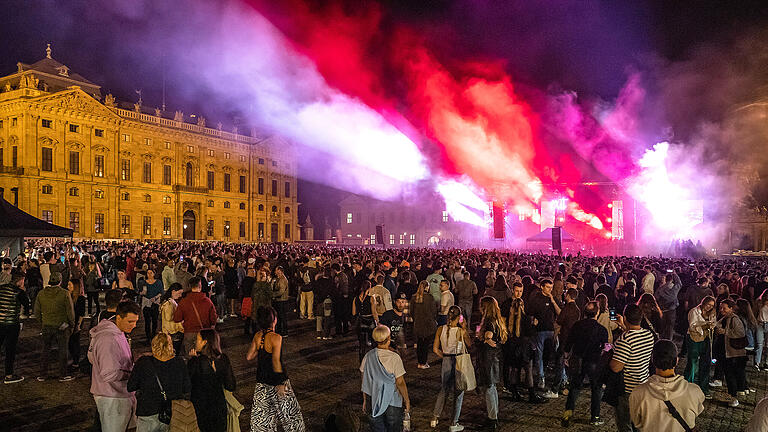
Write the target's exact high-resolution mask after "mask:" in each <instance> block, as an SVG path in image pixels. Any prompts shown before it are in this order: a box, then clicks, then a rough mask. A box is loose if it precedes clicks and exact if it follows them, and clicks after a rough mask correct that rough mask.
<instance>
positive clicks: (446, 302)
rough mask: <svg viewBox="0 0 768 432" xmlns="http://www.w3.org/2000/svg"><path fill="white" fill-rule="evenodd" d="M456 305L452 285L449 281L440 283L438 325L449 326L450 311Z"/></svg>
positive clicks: (444, 280)
mask: <svg viewBox="0 0 768 432" xmlns="http://www.w3.org/2000/svg"><path fill="white" fill-rule="evenodd" d="M453 305H454V299H453V293H452V292H451V284H450V283H449V282H448V280H446V279H443V280H441V281H440V312H438V314H437V325H439V326H441V325H445V324H447V317H448V310H449V309H450V308H451V306H453Z"/></svg>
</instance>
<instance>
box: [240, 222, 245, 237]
mask: <svg viewBox="0 0 768 432" xmlns="http://www.w3.org/2000/svg"><path fill="white" fill-rule="evenodd" d="M240 238H245V222H240Z"/></svg>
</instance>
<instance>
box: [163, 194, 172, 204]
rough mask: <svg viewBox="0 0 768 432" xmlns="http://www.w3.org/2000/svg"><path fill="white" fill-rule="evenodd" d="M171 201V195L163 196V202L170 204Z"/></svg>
mask: <svg viewBox="0 0 768 432" xmlns="http://www.w3.org/2000/svg"><path fill="white" fill-rule="evenodd" d="M170 203H171V197H170V196H169V195H166V196H164V197H163V204H170Z"/></svg>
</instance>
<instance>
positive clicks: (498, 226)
mask: <svg viewBox="0 0 768 432" xmlns="http://www.w3.org/2000/svg"><path fill="white" fill-rule="evenodd" d="M493 238H496V239H503V238H504V209H503V208H502V207H501V206H500V205H498V204H496V203H493Z"/></svg>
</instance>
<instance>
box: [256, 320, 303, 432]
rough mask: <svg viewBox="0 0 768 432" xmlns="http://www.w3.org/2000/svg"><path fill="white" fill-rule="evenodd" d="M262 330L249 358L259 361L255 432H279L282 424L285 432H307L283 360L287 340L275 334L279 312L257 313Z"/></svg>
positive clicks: (257, 367) (257, 334)
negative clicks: (278, 426) (284, 340)
mask: <svg viewBox="0 0 768 432" xmlns="http://www.w3.org/2000/svg"><path fill="white" fill-rule="evenodd" d="M256 323H257V324H258V326H259V328H260V329H261V330H260V331H259V332H257V333H256V335H255V336H254V337H253V340H252V341H251V345H250V347H249V348H248V353H247V354H246V356H245V358H246V360H248V361H252V360H254V359H256V389H255V390H254V392H253V406H252V408H251V431H252V432H276V431H277V423H278V420H279V422H280V424H281V425H282V427H283V431H285V432H303V431H304V430H305V429H304V419H303V418H302V416H301V408H300V407H299V402H298V400H296V395H295V394H294V393H293V389H292V388H291V382H290V381H289V380H288V375H287V374H286V372H285V366H283V360H282V347H283V337H282V336H280V334H278V333H276V332H275V325H276V324H277V312H275V310H274V309H273V308H272V307H271V306H270V307H260V308H259V310H258V311H256Z"/></svg>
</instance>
